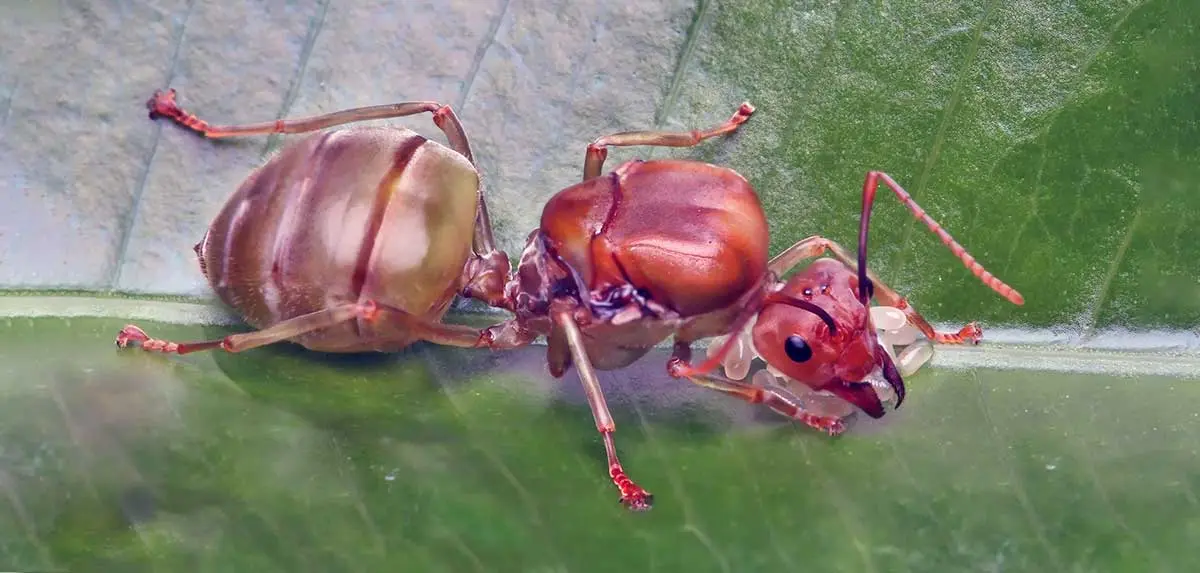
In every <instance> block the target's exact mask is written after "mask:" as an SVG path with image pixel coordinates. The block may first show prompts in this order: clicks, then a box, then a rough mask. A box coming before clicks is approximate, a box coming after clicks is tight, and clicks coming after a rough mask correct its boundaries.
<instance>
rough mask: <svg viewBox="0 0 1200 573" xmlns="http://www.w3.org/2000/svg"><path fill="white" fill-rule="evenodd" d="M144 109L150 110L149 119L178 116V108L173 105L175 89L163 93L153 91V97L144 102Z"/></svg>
mask: <svg viewBox="0 0 1200 573" xmlns="http://www.w3.org/2000/svg"><path fill="white" fill-rule="evenodd" d="M146 109H149V110H150V119H154V118H156V117H158V116H163V117H176V116H178V115H179V114H180V111H179V106H178V105H177V104H176V103H175V88H170V89H168V90H167V91H165V92H164V91H162V90H154V96H153V97H151V98H150V99H148V100H146Z"/></svg>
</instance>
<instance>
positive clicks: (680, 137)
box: [583, 102, 754, 181]
mask: <svg viewBox="0 0 1200 573" xmlns="http://www.w3.org/2000/svg"><path fill="white" fill-rule="evenodd" d="M752 113H754V106H752V105H750V102H743V103H742V105H741V106H739V107H738V109H737V111H736V112H734V114H733V117H730V118H729V120H727V121H726V122H725V123H722V124H721V125H718V126H717V127H714V128H712V129H708V130H704V131H701V130H698V129H694V130H692V131H690V132H686V133H684V132H671V131H626V132H622V133H614V134H612V135H605V136H603V137H598V138H596V140H595V141H593V142H592V143H591V144H589V145H588V147H587V156H586V158H585V159H584V162H583V180H584V181H587V180H588V179H591V178H593V177H599V176H600V169H601V168H602V167H603V166H604V159H605V158H606V157H608V149H607V146H609V145H614V146H618V147H627V146H631V145H654V146H659V147H692V146H695V145H698V144H699V143H700V142H701V141H704V140H705V139H709V138H711V137H716V136H718V135H723V134H726V133H732V132H733V131H734V130H736V129H737V128H738V126H739V125H741V124H743V123H746V120H747V119H750V114H752Z"/></svg>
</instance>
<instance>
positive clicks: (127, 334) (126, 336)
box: [117, 324, 150, 348]
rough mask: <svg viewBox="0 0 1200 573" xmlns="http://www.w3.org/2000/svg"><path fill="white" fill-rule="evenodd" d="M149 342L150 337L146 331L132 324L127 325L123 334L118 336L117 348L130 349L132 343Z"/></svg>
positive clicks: (122, 331)
mask: <svg viewBox="0 0 1200 573" xmlns="http://www.w3.org/2000/svg"><path fill="white" fill-rule="evenodd" d="M147 340H150V337H149V336H147V335H146V331H144V330H142V329H140V328H138V327H136V326H134V325H132V324H126V325H125V328H122V329H121V332H120V333H118V334H117V346H118V347H120V348H126V347H128V346H129V343H131V342H137V343H139V344H140V343H142V342H145V341H147Z"/></svg>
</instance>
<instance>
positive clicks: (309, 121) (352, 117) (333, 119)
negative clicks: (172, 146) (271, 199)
mask: <svg viewBox="0 0 1200 573" xmlns="http://www.w3.org/2000/svg"><path fill="white" fill-rule="evenodd" d="M146 108H147V109H149V110H150V119H154V118H156V117H159V116H162V117H166V118H167V119H170V120H171V121H174V122H175V123H177V124H179V125H182V126H183V127H186V128H188V129H190V130H192V131H194V132H196V133H199V134H200V135H203V136H204V137H207V138H210V139H214V138H220V137H233V136H237V135H269V134H272V133H306V132H309V131H317V130H320V129H325V128H327V127H333V126H335V125H342V124H346V123H354V122H356V121H367V120H372V119H388V118H394V117H404V116H409V115H416V114H418V113H423V112H431V113H433V114H434V123H436V124H438V127H442V126H443V123H444V122H445V121H450V122H451V126H450V128H449V129H447V128H445V127H442V130H443V132H445V133H446V136H447V138H448V139H449V140H450V143H451V145H452V146H455V150H456V151H459V152H460V153H462V152H463V151H462V150H460V149H459V148H458V147H457V146H458V145H464V146H465V145H466V135H463V133H462V126H461V125H458V119H457V118H456V117H454V116H453V114H451V113H448V111H449V107H448V106H444V105H442V104H440V103H438V102H435V101H410V102H401V103H393V104H384V105H373V106H367V107H356V108H351V109H344V110H341V111H335V112H332V113H327V114H322V115H315V116H311V117H305V118H299V119H277V120H275V121H264V122H259V123H249V124H243V125H211V124H209V123H208V122H207V121H204V120H202V119H200V118H198V117H196V116H195V115H194V114H191V113H188V112H186V111H184V110H183V109H182V108H180V107H179V105H178V103H176V101H175V89H174V88H172V89H168V90H167V91H166V92H163V91H161V90H159V91H155V92H154V96H153V97H151V98H150V99H149V100H148V101H147V102H146ZM443 109H445V110H447V111H441V110H443ZM439 116H440V117H441V118H442V119H441V120H439V119H438V118H439ZM455 129H457V133H453V134H452V133H451V132H453V131H455ZM466 153H467V154H469V153H470V149H469V148H467V149H466ZM467 159H472V158H471V157H470V156H469V155H467Z"/></svg>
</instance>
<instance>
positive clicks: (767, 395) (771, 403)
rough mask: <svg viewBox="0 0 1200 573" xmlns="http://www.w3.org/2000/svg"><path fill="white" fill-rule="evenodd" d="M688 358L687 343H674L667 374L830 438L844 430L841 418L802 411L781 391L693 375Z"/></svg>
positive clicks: (709, 376)
mask: <svg viewBox="0 0 1200 573" xmlns="http://www.w3.org/2000/svg"><path fill="white" fill-rule="evenodd" d="M691 355H692V347H691V345H690V344H689V343H687V342H681V341H676V342H675V351H674V353H673V354H672V355H671V358H670V360H668V361H667V373H668V374H670V375H671V377H672V378H687V379H688V380H689V381H691V382H692V383H693V384H696V385H698V386H703V387H705V388H708V389H710V390H716V391H718V392H721V393H722V394H725V395H727V396H733V397H734V398H738V399H741V400H744V401H746V402H748V403H750V404H762V405H764V406H766V407H768V408H770V409H771V410H773V411H774V412H775V413H777V414H780V415H782V416H783V417H785V418H790V419H793V420H797V421H800V422H803V423H804V424H806V425H808V426H809V427H812V428H814V429H817V430H820V431H822V432H825V433H827V434H829V435H830V436H837V435H839V434H841V433H842V432H844V431H845V430H846V423H845V421H844V419H843V418H841V417H838V416H829V415H823V414H816V413H813V412H810V411H808V410H807V409H805V407H804V405H803V404H802V400H800V399H799V398H797V397H796V396H794V395H792V394H791V393H790V392H785V391H784V390H783V389H781V388H770V387H765V386H758V385H755V384H747V383H745V382H738V381H735V380H730V379H728V378H726V377H724V376H721V375H718V374H711V373H710V374H694V373H692V372H694V371H695V369H694V368H693V367H692V365H691V364H690V362H689V361H690V360H691Z"/></svg>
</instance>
